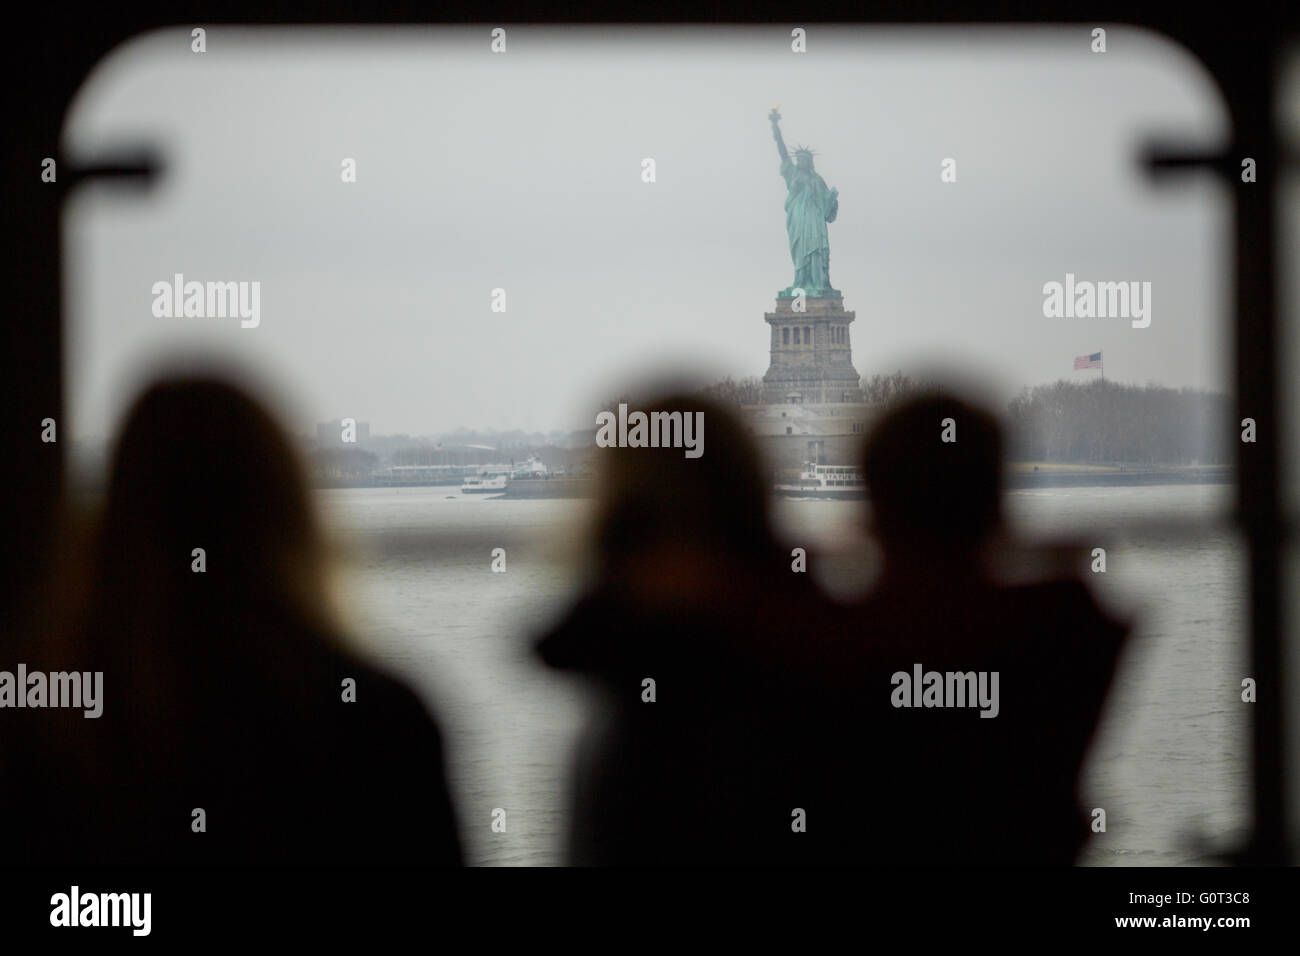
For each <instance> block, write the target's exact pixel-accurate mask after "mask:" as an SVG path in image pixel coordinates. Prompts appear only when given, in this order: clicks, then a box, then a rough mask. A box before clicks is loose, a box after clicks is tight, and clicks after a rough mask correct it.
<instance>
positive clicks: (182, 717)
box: [11, 379, 461, 866]
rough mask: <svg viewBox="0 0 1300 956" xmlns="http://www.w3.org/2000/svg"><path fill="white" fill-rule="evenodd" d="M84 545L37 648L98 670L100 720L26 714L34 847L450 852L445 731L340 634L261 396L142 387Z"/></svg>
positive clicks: (305, 510)
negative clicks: (64, 616)
mask: <svg viewBox="0 0 1300 956" xmlns="http://www.w3.org/2000/svg"><path fill="white" fill-rule="evenodd" d="M196 548H201V549H203V552H204V554H203V561H204V563H205V570H203V571H202V572H197V571H196V570H195V567H196V564H195V562H196V560H197V558H196V555H195V553H194V549H196ZM88 558H89V560H88V567H87V568H86V579H85V580H86V583H85V584H84V585H81V586H78V584H77V581H78V580H79V579H78V577H77V576H76V575H75V574H72V575H69V578H68V580H66V581H63V582H56V587H58V586H60V585H61V586H62V587H64V588H66V598H67V601H68V603H69V605H70V608H69V610H70V615H69V620H68V622H67V626H66V627H65V628H63V629H62V630H61V631H60V632H59V633H57V634H55V635H52V636H51V637H50V639H49V640H48V641H46V642H44V646H43V647H42V648H41V649H39V650H38V651H37V652H36V653H37V654H38V655H40V656H41V657H42V658H43V660H44V662H45V663H46V665H47V666H49V667H50V668H51V669H55V668H56V667H60V666H61V667H63V668H67V669H75V670H79V671H103V673H104V678H103V687H104V690H103V697H104V703H103V715H102V716H101V717H99V718H97V719H87V718H84V717H83V716H82V714H81V712H80V711H54V710H45V711H32V710H28V711H25V712H22V719H23V720H24V721H25V723H26V725H27V728H28V729H29V730H30V733H27V734H25V735H24V738H23V739H24V741H25V744H24V745H23V746H22V747H21V748H20V751H19V752H18V753H17V754H16V755H11V763H12V765H13V767H12V769H13V771H14V772H15V773H16V774H17V775H18V778H19V779H20V782H18V783H16V786H18V787H21V788H22V793H23V794H24V795H25V796H24V798H23V799H22V801H21V809H20V810H19V811H18V812H19V813H20V815H21V819H22V831H23V832H22V837H21V839H20V841H19V843H20V846H21V847H24V848H25V850H26V854H27V857H28V859H27V860H26V861H25V862H36V863H39V862H42V861H44V862H51V863H58V864H60V865H62V864H67V863H82V862H86V863H114V864H117V863H127V864H135V863H165V864H171V863H182V864H223V863H228V864H255V865H256V864H286V865H300V864H305V865H325V866H331V865H349V864H409V865H448V864H458V863H459V862H460V860H461V852H460V845H459V839H458V836H457V831H456V825H455V820H454V817H453V812H452V806H451V801H450V799H449V796H448V791H447V785H446V782H445V779H444V771H443V752H442V741H441V737H440V734H439V731H438V728H437V726H436V724H435V723H434V721H433V720H432V719H431V718H430V716H429V714H428V713H427V712H426V710H425V708H424V707H423V705H422V704H421V703H420V701H419V700H418V699H417V698H416V697H415V696H414V695H413V694H412V692H411V691H409V690H408V689H407V688H406V687H404V686H403V685H402V684H401V683H399V682H398V681H396V680H394V679H392V678H390V677H387V676H384V675H383V674H381V673H380V672H378V671H377V670H375V669H373V668H371V667H369V666H367V665H365V664H363V663H362V662H361V661H360V660H359V659H358V658H356V657H355V656H354V655H353V654H351V653H349V652H348V651H347V650H345V649H344V647H343V645H342V643H341V642H340V641H339V640H338V635H337V631H336V629H335V627H334V626H333V624H332V623H331V617H330V615H329V613H328V611H327V608H326V605H327V593H328V592H327V588H326V586H325V583H324V560H323V553H322V547H321V543H320V541H319V540H318V537H317V529H316V525H315V522H314V520H313V516H312V511H311V507H310V502H309V499H308V492H307V491H306V490H305V485H304V483H303V479H302V475H301V474H300V472H299V467H298V463H297V460H296V458H295V456H294V454H293V452H292V449H291V447H290V445H289V443H288V441H287V439H286V438H285V436H284V435H283V434H282V433H281V431H280V430H279V428H278V427H277V426H276V425H275V424H274V423H273V422H272V420H271V419H270V417H269V416H268V415H267V414H266V413H265V412H264V411H263V410H262V409H261V408H260V407H259V406H258V405H257V404H255V403H254V402H253V401H251V400H250V399H249V398H247V397H245V395H244V394H242V393H241V392H239V391H238V390H236V389H234V388H232V387H230V386H228V385H225V384H222V383H221V382H219V381H214V380H202V379H199V380H174V381H165V382H162V383H160V384H157V385H154V386H153V387H152V388H150V389H149V390H148V391H146V392H145V394H144V395H143V396H142V397H141V398H140V399H139V400H138V401H137V403H136V404H135V406H134V408H133V409H132V410H131V412H130V414H129V417H128V419H127V421H126V423H125V426H124V429H123V432H122V435H121V437H120V440H119V443H118V445H117V449H116V454H115V457H114V460H113V466H112V476H111V484H110V488H109V491H108V497H107V501H106V503H105V505H104V509H103V515H102V522H101V524H100V527H99V529H98V533H97V535H96V536H95V540H94V544H93V546H92V547H91V548H90V551H89V554H88ZM31 666H36V662H31ZM347 681H354V682H355V702H345V700H344V695H345V691H346V690H347V686H346V685H345V682H347ZM349 696H351V695H349ZM11 713H12V712H11ZM196 810H202V814H201V815H198V814H196V813H195V811H196ZM200 819H202V821H203V824H204V827H205V830H206V832H196V828H197V827H198V821H199V820H200Z"/></svg>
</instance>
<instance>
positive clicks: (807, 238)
mask: <svg viewBox="0 0 1300 956" xmlns="http://www.w3.org/2000/svg"><path fill="white" fill-rule="evenodd" d="M781 175H782V176H783V177H784V178H785V184H786V188H787V190H788V192H787V194H786V197H785V231H786V233H787V235H789V237H790V258H791V259H793V260H794V284H793V285H792V286H791V289H795V288H801V289H803V290H804V293H805V294H807V295H810V296H815V295H824V294H830V293H833V292H834V290H833V289H832V288H831V278H830V261H831V246H830V238H829V236H828V234H827V231H826V224H827V223H828V222H834V221H835V216H836V214H837V213H838V212H839V198H838V197H837V196H835V195H833V194H832V193H831V191H830V189H828V188H827V186H826V180H824V179H822V178H821V176H820V175H818V174H817V172H815V171H814V170H801V169H800V168H799V167H798V166H797V165H795V163H794V162H793V161H792V160H790V159H785V160H782V162H781Z"/></svg>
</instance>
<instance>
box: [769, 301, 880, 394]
mask: <svg viewBox="0 0 1300 956" xmlns="http://www.w3.org/2000/svg"><path fill="white" fill-rule="evenodd" d="M797 301H798V300H797V299H794V298H792V297H789V296H779V297H778V298H777V300H776V311H775V312H768V313H766V314H765V315H764V319H766V320H767V324H768V325H770V326H771V327H772V336H771V338H772V348H771V356H772V360H771V365H770V366H769V368H768V370H767V374H766V375H764V376H763V402H764V404H769V405H786V404H794V405H826V404H837V403H860V402H861V401H862V388H861V384H860V381H859V376H858V371H857V369H855V368H854V367H853V348H852V345H851V343H850V336H849V326H850V325H851V324H852V323H853V319H854V313H852V312H846V311H845V310H844V298H843V296H838V295H836V296H823V297H817V298H807V299H804V301H803V305H804V309H803V311H796V310H795V308H794V305H795V303H796V302H797Z"/></svg>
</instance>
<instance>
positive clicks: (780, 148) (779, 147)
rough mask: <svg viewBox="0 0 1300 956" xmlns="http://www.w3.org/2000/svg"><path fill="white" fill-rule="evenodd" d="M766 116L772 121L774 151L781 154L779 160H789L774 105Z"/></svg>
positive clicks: (778, 115)
mask: <svg viewBox="0 0 1300 956" xmlns="http://www.w3.org/2000/svg"><path fill="white" fill-rule="evenodd" d="M767 118H768V119H770V120H771V121H772V135H773V136H775V137H776V151H777V152H778V153H780V154H781V162H783V163H788V162H790V154H789V153H787V152H786V150H785V140H783V139H782V138H781V126H780V123H781V114H780V113H778V112H777V108H776V107H775V106H773V107H772V112H770V113H768V114H767Z"/></svg>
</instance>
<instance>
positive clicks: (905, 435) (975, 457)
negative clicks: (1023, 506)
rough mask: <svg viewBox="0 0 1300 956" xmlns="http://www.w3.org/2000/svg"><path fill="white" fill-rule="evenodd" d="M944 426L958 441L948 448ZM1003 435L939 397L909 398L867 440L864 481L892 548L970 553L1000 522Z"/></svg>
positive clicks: (988, 421) (992, 422)
mask: <svg viewBox="0 0 1300 956" xmlns="http://www.w3.org/2000/svg"><path fill="white" fill-rule="evenodd" d="M945 419H952V423H951V429H950V431H951V433H952V434H953V436H954V437H955V438H956V440H955V441H951V442H945V441H944V440H943V438H944V432H945V430H946V426H945V421H944V420H945ZM1002 449H1003V439H1002V429H1001V426H1000V425H999V424H998V421H997V419H996V418H995V417H994V416H993V415H992V414H990V413H989V412H987V411H985V410H983V409H981V408H977V407H976V406H974V405H971V404H970V403H968V402H966V401H963V400H962V399H960V398H957V397H956V396H953V395H950V394H947V393H945V392H941V391H934V392H928V393H925V394H922V395H918V396H916V397H913V398H910V399H907V400H905V401H903V402H902V403H900V404H899V405H898V406H896V407H895V408H894V409H892V410H891V411H889V412H888V413H886V414H885V416H884V417H883V418H882V419H881V420H880V421H879V422H878V423H877V424H876V426H875V427H874V428H873V429H872V431H871V434H870V436H869V437H868V439H867V443H866V448H865V457H864V460H863V474H864V475H865V477H866V482H867V492H868V495H869V497H870V499H871V511H872V514H873V517H874V521H875V526H876V529H877V531H878V533H879V534H880V537H881V539H882V541H883V543H884V544H885V546H886V548H887V549H888V548H889V547H890V545H891V544H895V545H896V544H903V543H906V544H914V545H918V546H921V547H943V546H945V545H947V546H970V545H975V544H978V543H979V542H981V541H982V540H983V539H984V538H985V537H987V536H988V534H989V533H990V532H992V531H993V530H995V529H996V528H997V526H998V525H999V524H1000V522H1001V501H1002V454H1003V451H1002Z"/></svg>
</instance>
